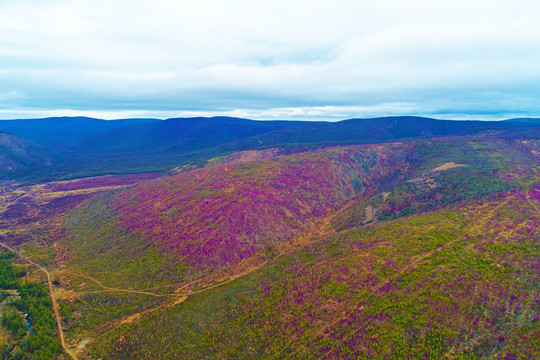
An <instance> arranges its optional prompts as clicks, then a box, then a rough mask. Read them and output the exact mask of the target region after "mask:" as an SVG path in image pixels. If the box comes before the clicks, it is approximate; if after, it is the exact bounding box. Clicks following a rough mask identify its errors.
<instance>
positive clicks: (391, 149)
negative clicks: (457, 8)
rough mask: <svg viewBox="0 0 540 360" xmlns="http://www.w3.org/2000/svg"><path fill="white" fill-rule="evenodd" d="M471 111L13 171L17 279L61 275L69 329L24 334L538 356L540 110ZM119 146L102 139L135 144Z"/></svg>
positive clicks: (154, 344)
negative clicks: (432, 119) (129, 164)
mask: <svg viewBox="0 0 540 360" xmlns="http://www.w3.org/2000/svg"><path fill="white" fill-rule="evenodd" d="M392 121H393V120H392ZM422 121H423V120H422ZM152 124H154V123H153V122H150V121H149V122H148V123H144V124H139V125H135V126H137V127H140V126H149V125H152ZM420 124H422V122H420ZM152 126H155V124H154V125H152ZM276 126H278V127H279V126H285V125H283V124H281V125H280V124H279V123H278V124H276ZM313 126H314V128H315V129H316V128H317V127H320V126H325V125H324V124H314V125H313ZM459 126H460V127H459V128H453V129H451V130H445V131H446V135H445V136H433V134H430V135H429V136H428V135H422V136H420V137H415V136H412V138H410V137H411V136H410V134H402V136H406V138H399V139H397V140H392V137H389V136H386V135H385V136H382V135H381V137H380V138H381V139H384V141H380V142H373V143H369V142H368V141H367V140H365V139H364V140H362V141H353V140H350V142H353V143H354V142H356V143H355V144H351V143H346V144H338V143H332V141H334V140H333V139H336V138H338V135H339V134H340V133H339V132H338V133H337V134H338V135H336V134H332V133H329V134H328V136H327V137H326V139H316V138H314V137H313V138H310V139H309V141H307V142H302V141H304V139H303V138H301V137H298V136H297V135H292V134H295V131H296V130H295V127H294V126H293V124H288V125H287V126H286V127H285V128H284V129H281V130H280V129H278V130H276V129H274V128H272V129H269V130H268V131H269V133H268V134H273V135H268V134H266V135H264V134H263V135H260V134H255V135H254V136H252V137H250V136H251V135H253V134H252V133H251V132H252V131H261V130H249V129H248V130H249V131H248V130H246V134H248V135H249V136H248V137H246V138H245V139H244V140H242V139H241V140H234V139H233V141H232V142H228V143H227V144H225V145H219V146H218V145H216V144H215V143H211V140H208V141H209V142H208V144H210V146H212V148H199V149H196V148H195V147H191V148H190V150H189V152H185V151H184V150H182V151H184V152H182V153H174V152H172V153H171V152H166V151H163V149H161V150H159V151H158V150H152V151H155V152H154V153H153V155H152V158H154V157H155V158H159V157H160V156H161V155H163V159H167V160H166V162H162V163H161V164H160V165H159V167H161V168H160V171H157V167H155V166H154V165H153V164H151V161H150V162H149V163H145V162H146V161H148V159H150V158H148V157H146V155H144V156H141V157H140V158H139V162H140V164H138V165H137V168H144V169H152V171H150V172H138V173H131V174H130V173H124V172H125V170H126V168H125V167H123V166H124V165H121V166H120V167H117V168H116V170H115V171H113V172H112V173H109V174H108V175H100V176H91V177H87V176H81V173H80V168H78V166H79V165H77V169H75V167H71V168H70V169H71V170H69V171H68V173H69V174H71V175H66V172H64V171H67V170H66V169H67V168H64V170H62V171H60V172H56V173H55V175H54V177H53V179H49V180H44V179H43V178H42V177H41V176H42V175H39V176H40V178H39V180H38V179H37V178H35V179H32V178H29V177H21V178H17V179H6V180H5V181H4V183H3V184H2V185H1V187H0V245H1V246H2V249H1V250H2V251H1V253H2V254H1V256H4V257H6V259H8V260H9V262H10V264H11V265H10V266H13V267H14V268H24V269H25V273H24V274H23V273H22V272H21V273H20V275H19V276H18V277H15V278H13V280H11V282H10V283H9V286H8V285H6V286H5V287H4V289H5V290H4V291H6V290H10V291H11V290H14V289H19V288H21V287H22V288H24V286H30V285H29V284H35V286H43V288H42V290H40V291H42V292H41V293H40V294H41V295H40V296H41V298H43V295H44V294H45V295H47V296H49V298H50V304H49V310H50V317H51V320H52V322H49V325H48V326H49V328H48V330H47V331H49V333H50V334H54V336H55V337H56V339H57V341H56V340H55V341H56V342H55V344H56V345H55V346H56V347H55V348H54V350H53V353H51V354H54V355H51V354H49V355H40V354H39V353H38V352H36V351H34V352H32V351H30V350H32V349H29V350H25V349H26V347H24V348H23V346H22V342H23V340H20V339H19V340H17V339H16V338H14V337H12V338H9V337H8V338H9V339H8V340H6V341H7V342H6V344H8V345H9V344H11V345H9V346H14V348H13V349H15V348H18V349H19V350H20V352H21V353H22V354H23V355H21V356H22V357H21V358H28V359H46V358H57V359H100V358H102V359H178V358H185V359H202V358H215V359H242V358H245V359H253V358H261V359H263V358H264V359H266V358H274V359H281V358H289V359H306V358H313V359H319V358H327V359H350V358H360V359H373V358H380V359H383V358H411V359H421V358H434V359H435V358H437V359H439V358H441V359H468V358H486V359H488V358H489V359H499V358H500V359H507V358H508V359H513V358H516V359H530V358H535V357H537V356H538V355H539V354H538V349H539V348H540V343H539V339H540V336H539V334H540V328H539V326H540V323H539V315H540V298H539V296H540V294H539V291H538V289H539V288H538V285H539V282H538V281H539V279H538V273H539V268H538V266H539V259H540V230H539V225H540V211H539V210H540V136H539V132H538V127H534V126H532V125H531V126H530V127H529V128H525V129H523V128H521V127H520V126H515V127H513V126H509V125H504V126H501V125H500V124H498V125H497V126H493V125H492V124H490V126H489V127H491V128H489V127H488V126H485V125H483V124H480V125H478V126H481V127H482V129H480V130H478V129H476V128H474V126H471V124H467V126H465V125H462V124H460V125H459ZM475 126H476V125H475ZM527 126H529V125H527ZM464 128H465V133H463V131H464V130H463V129H464ZM488 128H489V129H488ZM121 129H122V127H118V128H116V129H112V130H107V131H114V132H118V131H121ZM195 129H196V130H193V131H195V132H194V133H197V132H196V131H199V130H197V129H198V128H195ZM257 129H260V128H257ZM363 129H364V128H362V130H363ZM133 131H134V130H133V129H129V132H127V134H133V133H134V132H133ZM201 131H202V130H201ZM265 131H266V130H265ZM280 131H283V133H280ZM340 131H342V130H340ZM139 133H140V132H139ZM157 133H159V132H157ZM239 133H240V132H237V133H235V134H236V135H235V134H233V135H231V136H232V137H234V136H240V135H238V134H239ZM197 134H199V133H197ZM276 134H280V135H279V139H280V140H279V141H277V140H275V139H277V138H276V136H278V135H276ZM303 134H304V135H305V134H309V132H307V131H303ZM92 136H95V135H92ZM111 136H112V135H111ZM197 136H198V135H197ZM288 136H296V138H295V139H296V140H295V142H294V146H291V145H290V144H293V142H292V141H291V142H288V140H283V139H288ZM317 136H319V135H317ZM339 136H341V135H339ZM232 137H231V138H229V140H231V139H232ZM104 139H105V140H106V139H107V138H106V137H104ZM209 139H210V138H209ZM213 139H215V138H213ZM254 139H257V140H254ZM261 139H263V140H261ZM272 139H273V140H272ZM95 140H96V139H95V138H93V140H92V141H95ZM105 140H104V141H105ZM259 140H261V141H264V142H266V144H268V147H264V148H257V147H252V146H251V145H249V146H248V144H250V143H251V142H252V141H257V143H258V141H259ZM70 141H72V140H70ZM77 141H79V140H77ZM86 141H90V140H84V143H87V142H86ZM153 141H154V140H153ZM212 141H213V140H212ZM79 143H81V142H79ZM172 143H173V141H172V140H171V139H170V138H169V139H167V140H166V142H165V143H164V144H165V145H166V147H167V148H171V146H172V147H174V148H175V149H177V150H178V149H180V147H181V146H180V145H179V144H180V143H182V144H183V145H182V146H184V149H185V146H187V145H186V144H185V142H184V140H182V141H181V142H180V143H178V144H173V145H171V144H172ZM240 143H242V144H243V145H242V146H240V145H238V144H240ZM103 146H105V145H103ZM101 149H105V147H103V148H101ZM209 149H212V150H209ZM99 151H102V150H99ZM107 151H110V150H107ZM130 151H131V150H129V151H128V150H126V151H125V154H122V155H119V156H121V158H122V159H126V157H125V156H128V157H132V159H137V158H138V157H137V155H135V154H133V153H130ZM160 151H163V152H160ZM113 153H114V152H111V153H110V154H108V155H107V157H103V156H102V155H97V154H93V155H91V156H89V155H85V156H86V159H91V158H93V160H92V161H93V164H97V163H99V162H100V161H101V162H103V160H104V159H108V160H110V164H112V163H114V164H124V163H123V162H122V161H123V160H122V161H120V160H118V159H120V158H115V159H113V158H112V156H113V155H111V154H113ZM115 154H116V153H115ZM126 154H131V155H126ZM171 154H176V155H177V156H176V155H175V156H176V159H175V156H172V155H171ZM186 154H189V155H186ZM62 156H64V157H65V156H66V155H65V154H64V155H62ZM115 156H116V155H115ZM185 156H188V157H189V158H190V159H197V161H196V162H191V163H190V162H184V160H185V159H187V157H185ZM96 159H97V160H96ZM143 159H144V160H143ZM173 159H175V160H173ZM89 161H90V160H89ZM115 161H119V162H115ZM130 161H132V160H130ZM169 161H171V163H170V166H169V165H167V166H165V164H169ZM110 164H109V165H107V166H113V165H110ZM173 165H174V166H173ZM92 166H94V165H92ZM114 166H117V165H114ZM154 170H155V171H154ZM47 171H49V170H47ZM55 171H56V170H55ZM103 171H105V170H103ZM105 172H106V171H105ZM128 172H129V171H128ZM76 174H78V175H76ZM70 178H71V179H70ZM9 254H14V255H9ZM31 286H34V285H31ZM19 291H20V290H19ZM23 291H24V290H23ZM43 291H44V292H43ZM30 316H31V317H32V316H35V315H33V314H32V313H31V312H30ZM36 331H37V330H36ZM29 338H30V339H32V335H30V336H29ZM2 339H3V337H0V340H2ZM2 341H3V340H2ZM17 341H19V342H20V343H17ZM30 341H31V340H30ZM0 344H3V343H0ZM6 346H7V345H6ZM24 356H26V357H24ZM44 356H45V357H44ZM46 356H48V357H46ZM51 356H52V357H51Z"/></svg>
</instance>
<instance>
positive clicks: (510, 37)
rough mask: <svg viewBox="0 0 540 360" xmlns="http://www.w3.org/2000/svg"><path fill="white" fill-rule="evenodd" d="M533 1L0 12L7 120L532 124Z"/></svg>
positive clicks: (39, 4) (98, 6)
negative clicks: (427, 118)
mask: <svg viewBox="0 0 540 360" xmlns="http://www.w3.org/2000/svg"><path fill="white" fill-rule="evenodd" d="M539 18H540V1H537V0H507V1H501V0H452V1H437V0H402V1H400V0H377V1H373V0H369V1H367V0H351V1H349V0H331V1H330V0H271V1H266V0H263V1H260V0H226V1H225V0H197V1H195V0H190V1H185V0H151V1H150V0H144V1H143V0H92V1H86V0H35V1H32V0H0V118H4V119H5V118H24V117H40V116H51V115H89V116H97V117H103V118H119V117H132V116H137V117H162V118H165V117H173V116H198V115H218V114H220V115H221V114H224V115H233V116H241V117H250V118H254V119H274V118H275V119H306V120H309V119H321V118H322V119H342V118H350V117H371V116H381V115H395V114H403V115H407V114H415V115H431V116H437V117H440V118H458V119H459V118H461V119H465V118H486V119H488V118H489V119H491V118H504V117H511V116H539V115H540V101H539V99H540V20H539Z"/></svg>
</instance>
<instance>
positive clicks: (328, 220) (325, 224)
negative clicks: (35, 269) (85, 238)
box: [77, 194, 370, 329]
mask: <svg viewBox="0 0 540 360" xmlns="http://www.w3.org/2000/svg"><path fill="white" fill-rule="evenodd" d="M369 196H370V195H369V194H368V195H365V196H363V197H360V198H356V199H353V200H351V201H349V202H348V203H347V204H345V206H343V207H341V208H340V209H338V210H337V211H334V212H332V213H331V214H330V215H328V216H326V217H324V218H322V219H321V220H319V221H318V222H317V223H316V224H315V225H314V226H313V227H312V228H311V229H309V230H307V231H306V232H304V233H303V234H301V235H299V236H296V237H295V238H294V239H292V240H291V242H290V243H289V244H284V245H283V246H281V247H280V249H279V250H280V251H279V254H278V255H277V256H276V257H274V258H272V259H271V260H270V261H271V262H275V261H276V260H277V259H278V258H280V257H281V256H283V255H286V254H290V253H292V252H294V251H297V250H300V249H302V248H304V247H305V246H307V245H310V244H315V243H317V242H319V241H321V240H324V239H327V238H329V237H331V236H334V235H337V234H339V233H341V232H343V231H341V232H336V231H335V230H334V229H333V228H332V226H331V224H332V220H333V219H334V218H336V217H337V216H339V215H341V214H343V213H344V212H345V211H347V210H349V209H350V208H351V207H353V206H356V205H358V204H359V203H361V202H363V201H364V200H365V199H367V198H368V197H369ZM268 263H269V260H265V261H263V262H261V263H259V264H256V265H253V266H250V267H248V268H247V269H245V270H244V271H241V272H239V273H236V274H233V275H231V276H228V277H227V278H226V279H223V278H222V281H219V282H218V283H215V282H214V283H213V284H212V285H209V286H206V287H204V288H202V289H199V290H196V291H192V290H190V287H193V286H197V285H199V284H201V283H204V280H205V279H199V280H196V281H194V282H191V283H188V284H185V285H184V286H182V287H180V288H178V289H177V293H175V294H174V296H176V297H177V299H175V300H173V301H171V302H168V303H165V304H162V305H160V306H157V307H155V308H151V309H147V310H144V311H141V312H137V313H134V314H132V315H130V316H129V317H127V318H125V319H123V320H121V321H115V322H117V324H116V325H113V327H112V328H113V329H115V328H118V327H119V326H121V325H123V324H132V323H135V322H137V321H138V320H140V319H141V318H142V317H143V316H145V315H148V314H151V313H153V312H155V311H159V310H164V309H168V308H171V307H173V306H175V305H178V304H181V303H182V302H184V301H185V300H187V299H188V298H189V297H190V296H192V295H196V294H200V293H203V292H205V291H209V290H212V289H215V288H217V287H220V286H223V285H225V284H228V283H230V282H232V281H234V280H236V279H239V278H242V277H244V276H247V275H249V274H251V273H253V272H255V271H257V270H259V269H261V268H263V267H264V266H266V265H267V264H268ZM77 276H82V275H77ZM82 277H84V278H87V279H90V280H92V281H94V282H95V283H96V284H98V285H99V286H102V287H103V288H107V289H110V290H115V291H125V292H135V293H146V294H148V293H147V292H145V291H133V290H122V289H115V288H108V287H106V286H103V285H102V284H101V283H100V282H99V281H98V280H96V279H93V278H91V277H88V276H82ZM184 289H186V290H185V291H182V290H184ZM155 295H157V294H155ZM162 296H163V295H162ZM164 296H171V294H167V295H164Z"/></svg>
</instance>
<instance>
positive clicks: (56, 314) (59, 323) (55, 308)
mask: <svg viewBox="0 0 540 360" xmlns="http://www.w3.org/2000/svg"><path fill="white" fill-rule="evenodd" d="M0 245H1V246H3V247H4V248H6V249H7V250H9V251H11V252H13V253H15V254H17V255H19V256H20V257H21V258H22V259H24V260H25V261H26V262H28V263H29V264H31V265H34V266H35V267H37V268H38V269H39V270H41V271H42V272H43V273H45V275H46V276H47V285H48V286H49V296H50V298H51V302H52V308H53V312H54V318H55V319H56V325H57V327H58V334H59V336H60V343H61V345H62V349H64V352H65V353H66V354H67V355H68V356H69V357H70V358H72V359H73V360H77V357H76V356H75V355H74V354H73V353H72V352H71V351H70V350H69V349H68V347H67V345H66V341H65V339H64V330H63V329H62V321H61V318H60V313H59V312H58V304H57V303H56V299H55V297H54V294H53V287H52V281H51V274H50V273H49V271H48V270H47V269H45V268H44V267H43V266H41V265H39V264H38V263H36V262H34V261H33V260H31V259H30V258H28V257H27V256H26V255H24V254H22V253H20V252H19V251H18V250H15V249H14V248H12V247H11V246H9V245H6V244H4V243H2V242H0Z"/></svg>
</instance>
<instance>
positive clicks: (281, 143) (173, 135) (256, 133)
mask: <svg viewBox="0 0 540 360" xmlns="http://www.w3.org/2000/svg"><path fill="white" fill-rule="evenodd" d="M539 125H540V123H539V119H527V118H521V119H510V120H507V121H449V120H436V119H431V118H425V117H413V116H397V117H383V118H373V119H349V120H343V121H339V122H305V121H255V120H249V119H242V118H233V117H211V118H204V117H197V118H173V119H167V120H158V119H122V120H101V119H94V118H87V117H53V118H43V119H29V120H6V121H0V131H5V132H8V133H11V134H14V135H17V136H19V137H22V138H24V139H27V140H29V141H32V142H34V143H36V144H38V145H41V146H42V147H43V148H45V149H47V150H48V151H49V152H50V153H56V154H58V157H62V159H63V160H62V161H58V162H56V163H55V166H53V167H52V172H53V173H55V174H57V175H58V176H67V177H70V176H71V177H73V176H75V177H77V176H86V175H90V174H93V175H99V174H106V173H130V172H131V173H133V172H142V171H166V170H168V169H170V168H173V167H177V166H181V165H185V164H191V165H197V164H198V165H201V164H204V163H205V162H206V161H207V160H208V159H210V158H212V157H215V156H220V155H224V154H228V153H232V152H235V151H240V150H250V149H265V148H272V147H280V148H284V150H285V151H286V152H291V153H292V152H297V151H302V150H305V149H313V148H320V147H325V146H330V145H350V144H367V143H380V142H387V141H396V140H406V139H427V138H432V137H446V136H462V135H473V134H479V133H482V132H486V131H493V130H515V129H530V128H537V127H538V126H539ZM48 170H51V168H49V169H48ZM49 172H50V171H49ZM40 174H41V172H39V171H37V172H35V171H33V172H32V173H28V174H27V175H28V176H31V177H39V176H41V175H40Z"/></svg>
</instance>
